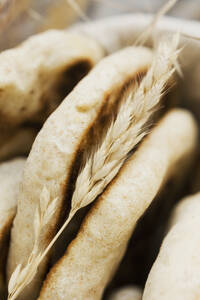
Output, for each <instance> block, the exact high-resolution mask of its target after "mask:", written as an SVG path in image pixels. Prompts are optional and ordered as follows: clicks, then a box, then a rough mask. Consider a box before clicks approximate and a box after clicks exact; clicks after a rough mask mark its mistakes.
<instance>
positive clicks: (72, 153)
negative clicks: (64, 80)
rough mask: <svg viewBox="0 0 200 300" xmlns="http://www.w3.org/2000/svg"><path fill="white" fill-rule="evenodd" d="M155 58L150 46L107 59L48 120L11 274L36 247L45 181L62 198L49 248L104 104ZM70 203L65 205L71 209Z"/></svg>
mask: <svg viewBox="0 0 200 300" xmlns="http://www.w3.org/2000/svg"><path fill="white" fill-rule="evenodd" d="M151 61H152V52H151V51H150V50H148V49H147V48H134V47H130V48H127V49H124V50H122V51H120V52H119V53H116V54H113V55H112V56H110V57H107V58H105V59H103V60H102V61H101V62H100V63H99V64H98V65H97V66H96V67H95V68H94V69H93V70H92V71H91V72H90V73H89V74H88V75H87V76H86V77H85V78H84V79H83V80H82V81H81V82H80V83H79V84H78V85H77V86H76V87H75V88H74V90H73V91H72V92H71V93H70V94H69V95H68V97H67V98H66V99H65V100H64V101H63V102H62V104H61V105H60V106H59V107H58V109H57V110H56V111H55V112H54V113H53V114H52V115H51V116H50V117H49V119H48V120H47V121H46V122H45V124H44V126H43V128H42V130H41V131H40V133H39V134H38V136H37V138H36V140H35V142H34V145H33V147H32V150H31V152H30V155H29V157H28V160H27V163H26V167H25V171H24V177H23V183H22V187H21V190H20V194H19V206H18V212H17V216H16V218H15V221H14V227H13V230H12V236H11V247H10V252H9V260H8V276H10V274H11V272H12V271H13V270H14V268H15V267H16V265H17V264H18V263H20V262H26V260H27V258H28V256H29V254H30V252H31V250H32V246H33V240H34V237H33V219H34V211H35V207H36V205H37V203H38V201H39V197H40V194H41V191H42V189H43V187H44V185H45V186H46V187H47V189H48V190H49V192H50V195H51V198H52V199H54V198H55V197H58V203H57V208H56V212H55V215H54V217H53V219H52V221H51V222H50V224H49V225H48V226H47V228H46V231H45V233H44V235H43V237H42V239H41V248H44V247H46V246H47V244H48V243H49V241H50V240H51V238H52V236H53V235H54V234H55V231H56V229H57V226H58V223H59V220H60V213H61V210H63V203H64V201H65V197H66V189H67V188H68V185H69V179H70V175H71V170H72V168H73V164H74V161H75V158H76V156H77V154H78V152H79V149H80V147H81V144H82V143H83V144H84V140H85V138H86V136H87V133H88V131H89V130H90V129H91V127H92V126H93V125H94V123H95V122H96V120H97V119H98V116H99V114H100V113H101V111H102V108H103V107H105V105H106V106H107V108H109V107H113V105H114V103H115V102H117V101H118V98H117V97H118V91H120V90H121V89H122V88H123V86H124V84H126V82H127V80H129V79H130V78H134V77H135V76H137V74H138V73H140V72H141V71H142V72H143V71H144V70H145V69H147V68H148V66H149V65H150V64H151ZM109 95H112V97H109ZM106 101H107V102H106ZM67 196H68V195H67ZM69 204H70V203H66V204H65V211H66V210H67V209H68V208H69ZM22 245H23V246H22ZM47 260H48V257H47ZM44 272H45V263H44V264H43V265H42V266H41V269H40V272H39V273H38V274H37V276H36V277H37V279H38V278H39V276H40V274H43V273H44ZM41 277H42V275H41ZM38 281H39V280H38ZM40 284H41V283H39V284H38V283H37V284H35V285H34V282H33V284H32V285H30V286H29V289H26V291H25V293H24V294H23V295H22V296H20V299H27V297H30V298H31V297H34V295H33V291H34V292H36V293H37V291H38V288H39V286H40Z"/></svg>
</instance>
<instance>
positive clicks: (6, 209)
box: [0, 158, 25, 294]
mask: <svg viewBox="0 0 200 300" xmlns="http://www.w3.org/2000/svg"><path fill="white" fill-rule="evenodd" d="M24 164H25V159H24V158H17V159H13V160H10V161H7V162H4V163H1V164H0V294H1V293H3V290H4V288H5V286H4V284H5V266H6V257H7V252H8V239H9V233H10V228H11V225H12V221H13V218H14V216H15V214H16V208H17V193H18V190H19V184H20V181H21V177H22V171H23V168H24Z"/></svg>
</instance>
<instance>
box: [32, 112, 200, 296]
mask: <svg viewBox="0 0 200 300" xmlns="http://www.w3.org/2000/svg"><path fill="white" fill-rule="evenodd" d="M196 145H197V124H196V122H195V120H194V118H193V117H192V115H191V114H190V113H189V112H187V111H185V110H181V109H177V110H173V111H171V112H169V113H168V114H167V115H166V116H165V117H164V118H163V119H162V120H161V121H160V122H159V124H158V126H156V127H155V128H154V129H153V130H152V132H151V134H150V135H149V136H148V137H147V138H146V139H145V140H144V142H143V143H142V144H141V145H140V147H139V149H138V150H137V151H136V153H135V154H133V155H132V157H131V158H130V159H129V160H128V162H127V163H126V164H125V165H124V166H123V168H122V169H121V171H120V173H119V174H118V175H117V177H116V178H115V179H114V180H113V181H112V183H111V184H110V185H109V186H108V188H107V189H106V190H105V192H104V193H103V194H102V196H100V197H99V199H98V200H97V202H96V203H95V205H94V206H93V207H92V209H91V210H90V211H89V213H88V215H87V216H86V218H85V220H84V222H83V224H82V226H81V229H80V230H79V232H78V235H77V237H76V238H75V239H74V240H73V241H72V242H71V244H70V245H69V247H68V248H67V251H66V253H65V255H64V256H63V257H62V258H61V259H60V260H59V261H58V263H57V264H56V265H54V266H53V268H52V269H51V270H50V272H49V274H48V275H47V278H46V280H45V282H44V284H43V287H42V290H41V292H40V297H39V298H38V299H39V300H47V299H57V300H64V299H68V300H70V299H71V300H73V299H76V300H84V299H87V300H100V299H101V297H102V294H103V291H104V288H105V287H106V285H107V284H108V283H109V281H110V280H111V278H112V276H113V274H114V272H115V271H116V268H117V266H118V265H119V262H120V261H121V259H122V257H123V255H124V253H125V250H126V247H127V243H128V241H129V239H130V237H131V235H132V232H133V229H134V228H135V226H136V224H137V221H138V220H139V218H140V217H141V216H142V215H143V213H144V212H145V210H146V209H147V208H148V206H149V205H150V204H151V202H152V201H153V199H154V198H155V196H156V195H157V193H158V192H159V190H160V189H161V187H162V186H163V184H164V183H165V181H166V180H167V179H169V178H170V176H171V175H172V174H174V173H178V172H180V170H181V172H182V171H183V165H184V163H186V162H187V164H188V158H189V159H191V157H192V155H193V153H194V150H195V147H196Z"/></svg>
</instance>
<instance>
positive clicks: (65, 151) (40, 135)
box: [0, 16, 200, 300]
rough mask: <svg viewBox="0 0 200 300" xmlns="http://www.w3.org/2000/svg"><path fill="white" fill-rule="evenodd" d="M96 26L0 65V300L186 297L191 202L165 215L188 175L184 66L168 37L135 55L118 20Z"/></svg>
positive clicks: (193, 148) (33, 42)
mask: <svg viewBox="0 0 200 300" xmlns="http://www.w3.org/2000/svg"><path fill="white" fill-rule="evenodd" d="M135 18H136V19H137V18H138V17H135ZM132 19H133V23H134V22H135V21H134V20H135V19H134V16H132ZM137 20H138V19H137ZM121 21H123V17H121ZM101 22H102V21H99V22H97V23H94V24H92V23H90V24H88V25H83V26H81V25H80V26H77V27H74V28H72V29H70V30H68V31H61V30H49V31H45V32H43V33H40V34H38V35H35V36H32V37H30V38H29V39H28V40H26V41H25V42H24V43H22V44H21V45H19V46H18V47H16V48H13V49H10V50H5V51H3V52H1V53H0V74H1V76H0V131H1V133H2V134H1V140H0V160H1V163H0V178H1V180H0V194H1V200H0V201H1V202H0V210H1V217H0V258H1V260H0V293H1V296H0V298H2V299H4V298H3V297H5V299H6V297H7V299H8V300H14V299H21V300H35V299H38V300H49V299H50V300H51V299H52V300H53V299H56V300H74V299H76V300H100V299H110V300H115V299H116V300H118V299H119V300H130V299H132V300H141V299H145V300H148V299H150V300H157V299H160V300H162V299H164V300H166V299H174V300H176V299H183V300H190V299H191V300H193V299H198V296H199V297H200V294H199V274H200V262H199V259H198V255H197V249H198V246H199V244H200V235H199V234H198V224H199V218H198V216H199V214H198V213H199V209H200V208H199V204H198V203H199V194H196V195H195V196H190V197H187V199H186V200H183V201H181V202H180V203H178V204H176V202H178V201H179V199H180V198H181V197H183V196H185V195H186V194H188V193H190V191H191V190H192V188H191V180H190V178H191V176H192V175H191V174H194V173H192V172H193V169H194V168H195V165H196V164H197V163H196V162H197V155H196V153H197V152H198V151H197V149H198V120H197V118H195V116H194V113H192V112H191V111H190V110H189V109H186V106H187V107H189V108H190V105H188V104H187V105H185V103H186V100H185V97H187V96H188V94H189V93H190V89H189V88H187V87H188V86H189V84H188V82H187V83H185V80H186V79H187V78H188V76H189V73H190V70H191V68H192V67H193V66H194V63H196V60H195V59H194V56H191V58H190V51H188V48H186V49H185V48H184V49H183V50H182V52H181V51H180V47H181V46H182V45H184V43H185V37H184V34H183V33H182V34H181V35H180V36H179V35H177V34H176V32H175V30H174V29H173V26H171V29H170V30H171V32H168V34H166V32H165V31H166V28H164V26H163V23H161V25H160V29H159V31H158V37H157V40H156V43H152V41H151V40H150V39H149V40H148V41H147V40H146V39H145V41H146V44H145V45H146V46H145V45H143V46H141V45H140V46H138V45H136V44H135V45H134V44H133V41H134V39H135V40H138V39H137V38H136V36H135V35H134V33H135V31H134V30H135V29H133V30H131V29H130V30H129V32H127V31H126V28H127V26H130V22H129V25H128V24H123V22H121V23H120V24H121V25H120V24H119V23H118V18H116V22H115V21H113V20H110V21H107V22H108V23H107V25H108V27H107V30H108V31H107V36H104V34H105V27H104V23H101ZM165 22H166V24H172V25H173V21H172V23H170V22H171V21H170V20H168V19H165ZM167 22H168V23H167ZM138 26H139V28H140V29H141V27H142V24H139V25H138ZM165 26H166V25H165ZM193 26H194V24H193ZM196 26H199V28H200V25H198V24H196ZM166 27H167V26H166ZM163 28H164V29H163ZM143 29H145V26H144V28H143ZM95 30H96V32H97V34H96V36H95V34H94V32H95ZM139 31H140V30H139ZM123 32H124V33H125V35H123ZM139 33H140V32H139ZM185 34H186V33H185ZM122 35H123V38H122ZM139 36H140V34H139ZM108 37H110V38H108ZM188 39H189V38H188ZM189 41H190V39H189ZM193 42H194V40H192V41H191V44H190V45H189V47H191V48H193V46H194V45H195V47H196V48H195V49H194V50H193V53H198V51H199V45H198V44H197V45H196V44H193ZM128 44H129V45H128ZM150 45H151V47H150ZM185 57H187V58H188V65H187V66H185V65H184V67H183V70H182V72H183V74H186V79H185V78H184V77H182V78H180V77H179V75H178V72H177V71H176V70H177V69H178V71H179V67H177V66H179V64H180V67H182V64H181V62H182V60H183V59H185ZM184 88H185V90H186V92H185V95H184V97H183V98H182V96H183V93H182V89H184ZM190 88H191V87H190ZM199 95H200V94H199ZM191 97H192V94H191ZM195 99H196V98H194V97H193V98H192V103H194V101H195ZM177 103H178V104H177ZM187 103H188V102H187ZM193 107H194V106H192V105H191V110H192V108H193ZM19 155H20V157H19ZM175 205H177V208H175V209H174V206H175ZM173 210H175V212H173ZM171 215H172V216H171ZM161 244H162V246H161ZM160 246H161V249H160V252H159V248H160ZM154 261H155V262H154ZM153 262H154V264H153ZM152 265H153V267H152ZM186 282H187V284H186ZM195 297H196V298H195Z"/></svg>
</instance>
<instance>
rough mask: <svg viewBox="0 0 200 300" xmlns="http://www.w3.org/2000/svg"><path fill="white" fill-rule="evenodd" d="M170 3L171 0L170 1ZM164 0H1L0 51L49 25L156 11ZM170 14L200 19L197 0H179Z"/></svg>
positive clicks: (58, 25)
mask: <svg viewBox="0 0 200 300" xmlns="http://www.w3.org/2000/svg"><path fill="white" fill-rule="evenodd" d="M170 1H172V2H173V0H170ZM166 2H167V0H140V1H138V0H42V1H41V0H0V50H3V49H7V48H10V47H13V46H15V45H17V44H18V43H20V42H21V41H23V40H24V39H26V38H27V37H28V36H30V35H32V34H34V33H37V32H41V31H44V30H46V29H49V28H59V29H61V28H66V27H68V26H70V25H71V24H72V23H74V22H77V21H78V20H79V21H80V20H81V21H92V20H94V19H98V18H102V17H108V16H110V15H116V14H123V13H134V12H135V13H137V12H146V13H155V12H157V11H158V10H159V8H161V7H162V6H163V5H164V4H165V3H166ZM174 2H175V0H174ZM168 14H170V15H173V16H176V17H181V18H187V19H195V20H199V19H200V0H179V1H177V3H176V4H175V5H174V7H173V8H172V9H171V10H170V11H169V13H168Z"/></svg>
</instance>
